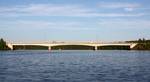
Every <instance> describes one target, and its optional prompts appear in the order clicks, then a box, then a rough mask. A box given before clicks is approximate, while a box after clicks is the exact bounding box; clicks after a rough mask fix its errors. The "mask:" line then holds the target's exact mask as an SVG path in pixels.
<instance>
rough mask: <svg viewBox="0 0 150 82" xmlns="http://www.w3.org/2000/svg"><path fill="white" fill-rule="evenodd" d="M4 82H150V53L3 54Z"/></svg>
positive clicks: (0, 55)
mask: <svg viewBox="0 0 150 82" xmlns="http://www.w3.org/2000/svg"><path fill="white" fill-rule="evenodd" d="M0 82H150V51H132V50H131V51H130V50H129V51H128V50H99V51H86V50H85V51H77V50H74V51H67V50H66V51H65V50H64V51H47V50H43V51H42V50H33V51H32V50H24V51H0Z"/></svg>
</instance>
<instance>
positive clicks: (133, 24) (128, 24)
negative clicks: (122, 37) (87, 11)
mask: <svg viewBox="0 0 150 82" xmlns="http://www.w3.org/2000/svg"><path fill="white" fill-rule="evenodd" d="M99 25H101V26H103V27H107V28H126V29H128V28H134V29H144V28H150V20H137V19H134V20H127V19H112V20H101V21H100V22H99Z"/></svg>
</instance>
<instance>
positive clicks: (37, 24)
mask: <svg viewBox="0 0 150 82" xmlns="http://www.w3.org/2000/svg"><path fill="white" fill-rule="evenodd" d="M0 27H3V29H8V28H9V29H28V30H33V29H41V30H42V29H45V30H47V29H57V30H89V29H92V28H88V27H85V24H84V23H81V22H72V21H70V22H68V21H67V22H53V21H36V20H32V21H31V20H16V21H7V22H5V21H3V22H0Z"/></svg>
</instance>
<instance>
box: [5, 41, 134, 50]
mask: <svg viewBox="0 0 150 82" xmlns="http://www.w3.org/2000/svg"><path fill="white" fill-rule="evenodd" d="M7 45H8V47H9V48H10V49H11V50H14V46H44V47H48V50H51V48H52V47H55V46H67V45H68V46H69V45H80V46H91V47H94V50H98V47H101V46H127V47H129V48H130V49H132V48H134V47H135V46H136V45H137V43H87V42H85V43H84V42H73V43H70V42H64V43H7Z"/></svg>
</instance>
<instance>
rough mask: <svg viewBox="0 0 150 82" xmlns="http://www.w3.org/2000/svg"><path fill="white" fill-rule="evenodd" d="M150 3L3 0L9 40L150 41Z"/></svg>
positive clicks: (3, 27) (1, 33)
mask: <svg viewBox="0 0 150 82" xmlns="http://www.w3.org/2000/svg"><path fill="white" fill-rule="evenodd" d="M149 3H150V0H0V37H2V38H4V39H6V40H7V41H14V42H17V41H21V42H25V41H28V42H30V41H52V40H53V41H120V40H134V39H138V38H146V39H149V38H150V6H149Z"/></svg>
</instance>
